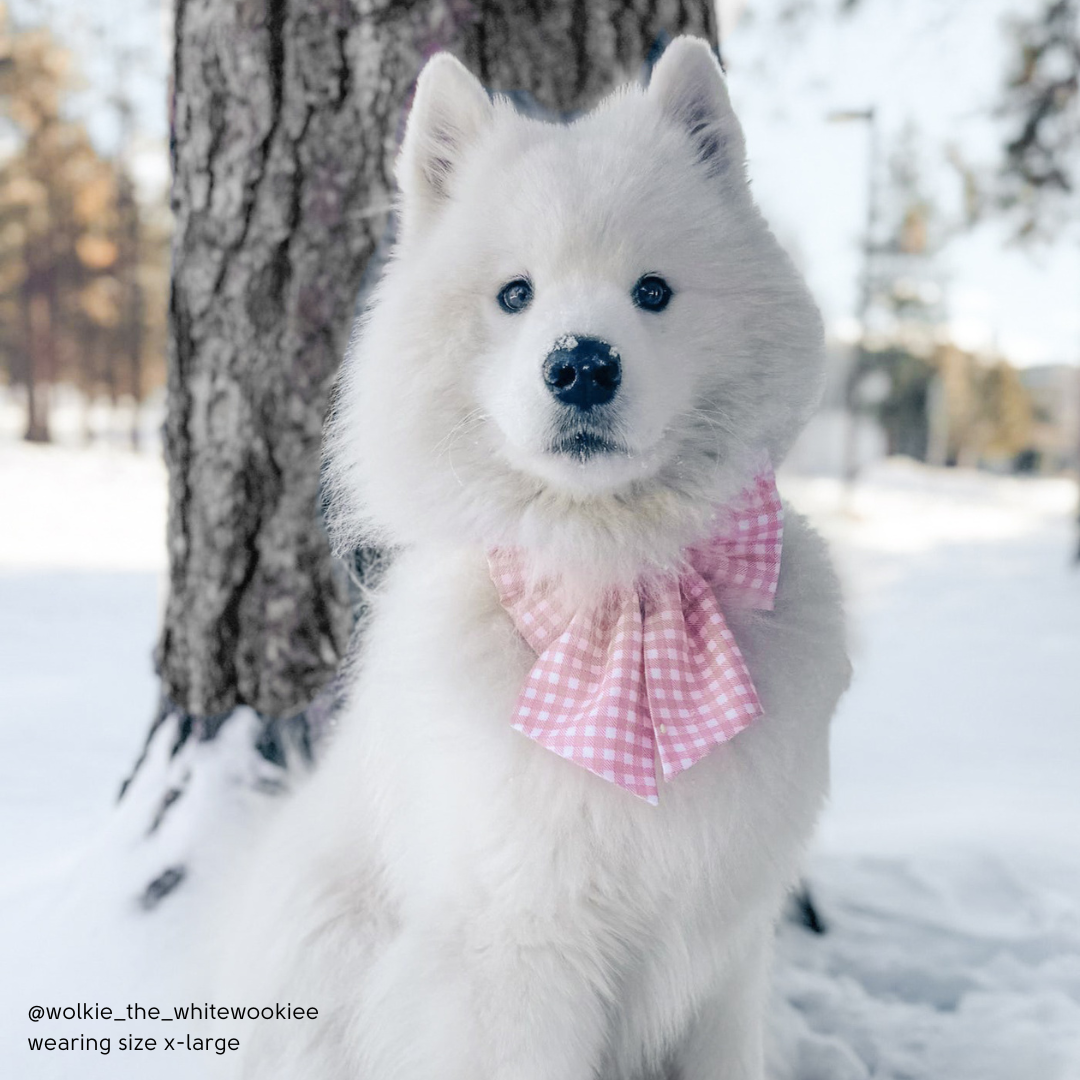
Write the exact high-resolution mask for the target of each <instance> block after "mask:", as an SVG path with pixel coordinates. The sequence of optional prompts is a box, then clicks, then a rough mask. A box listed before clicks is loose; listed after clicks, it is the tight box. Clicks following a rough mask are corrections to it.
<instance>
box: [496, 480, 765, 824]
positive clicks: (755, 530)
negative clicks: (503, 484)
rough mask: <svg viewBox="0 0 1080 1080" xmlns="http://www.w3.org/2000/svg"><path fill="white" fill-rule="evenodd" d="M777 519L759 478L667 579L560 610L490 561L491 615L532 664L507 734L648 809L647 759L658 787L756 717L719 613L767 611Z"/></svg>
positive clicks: (511, 551) (507, 552)
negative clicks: (512, 629)
mask: <svg viewBox="0 0 1080 1080" xmlns="http://www.w3.org/2000/svg"><path fill="white" fill-rule="evenodd" d="M782 537H783V507H782V506H781V503H780V496H779V493H778V492H777V490H776V479H775V477H774V476H773V472H772V469H771V468H766V469H765V470H764V471H762V472H761V473H760V474H759V475H758V476H757V477H756V479H755V480H754V481H753V482H752V483H751V484H749V485H748V486H747V487H746V488H745V489H744V490H743V491H742V492H741V493H740V494H739V495H738V497H737V498H736V499H735V500H733V501H732V502H731V503H730V504H728V505H726V506H724V507H722V508H721V509H720V510H718V511H717V514H716V516H715V517H714V519H713V531H712V533H711V535H710V536H709V537H708V538H707V539H705V540H703V541H701V542H699V543H696V544H693V545H691V546H690V547H688V548H687V549H686V551H685V552H684V555H685V564H686V568H685V569H684V570H682V571H681V572H680V573H678V574H676V573H670V574H666V575H663V574H657V575H652V576H649V577H648V578H641V579H639V580H638V581H637V582H635V584H634V586H633V587H631V588H624V589H619V590H611V591H610V592H609V593H608V594H607V595H605V597H604V598H603V599H602V600H601V601H600V602H598V603H597V604H595V605H592V606H590V607H583V608H579V609H578V610H566V609H565V607H564V606H563V605H561V604H560V603H559V601H558V599H557V596H556V593H555V591H554V590H553V589H552V588H551V583H550V582H540V583H539V584H536V585H532V584H530V582H529V578H528V575H527V574H526V572H525V564H524V556H523V554H522V552H521V551H519V550H518V549H515V548H496V549H493V550H492V551H491V552H489V555H488V561H489V566H490V569H491V577H492V580H493V581H494V582H495V586H496V588H497V590H498V592H499V599H500V600H501V602H502V605H503V607H505V608H506V610H507V611H508V612H509V614H510V616H511V617H512V618H513V620H514V624H515V625H516V626H517V628H518V631H519V633H520V634H521V635H522V637H524V638H525V640H526V641H527V642H528V643H529V645H530V646H531V647H532V649H533V650H534V651H535V652H536V653H537V656H538V659H537V661H536V663H535V664H534V665H533V668H532V671H530V673H529V676H528V678H527V679H526V681H525V685H524V687H523V688H522V690H521V694H520V696H519V698H518V703H517V710H516V713H515V718H514V723H513V726H514V728H515V729H516V730H518V731H520V732H522V733H523V734H524V735H527V736H528V737H529V738H530V739H534V740H536V742H538V743H540V744H541V745H542V746H546V747H547V748H548V749H549V750H553V751H554V752H555V753H557V754H559V755H560V756H562V757H565V758H569V759H570V760H571V761H573V762H575V763H576V764H578V765H581V766H582V767H584V768H586V769H588V770H589V771H590V772H593V773H595V774H596V775H597V776H600V777H602V778H603V779H605V780H609V781H610V782H612V783H614V784H618V785H619V786H620V787H624V788H626V790H627V791H630V792H632V793H633V794H634V795H637V796H639V797H640V798H642V799H645V800H646V801H648V802H650V803H652V804H653V805H656V804H657V803H658V802H659V799H658V797H657V785H656V765H655V757H656V754H657V753H659V756H660V763H661V765H662V767H663V773H664V779H665V780H671V779H673V778H674V777H675V776H677V775H678V774H679V773H680V772H682V771H683V770H685V769H688V768H690V766H691V765H693V764H694V763H695V762H696V761H700V760H701V758H703V757H704V756H705V755H706V754H708V753H709V752H710V751H711V750H712V749H713V747H715V746H717V745H719V744H720V743H723V742H727V740H728V739H731V738H733V737H734V736H735V735H737V734H738V733H739V732H740V731H742V730H743V729H744V728H746V727H748V726H749V725H750V724H751V723H753V721H754V720H756V719H757V718H758V717H760V716H761V714H762V709H761V703H760V702H759V701H758V696H757V691H756V690H755V689H754V683H753V680H752V679H751V678H750V672H749V671H748V670H747V668H746V662H745V661H744V660H743V656H742V653H741V652H740V651H739V646H738V645H737V644H736V642H735V637H734V635H733V634H732V633H731V630H730V629H729V628H728V625H727V622H726V620H725V619H724V615H723V612H722V611H721V610H720V605H719V604H718V602H717V599H716V593H715V591H714V590H716V589H717V588H722V589H723V590H724V593H725V602H727V603H729V604H737V605H738V606H741V607H747V608H758V609H763V610H771V609H772V607H773V600H774V598H775V596H776V584H777V579H778V577H779V573H780V548H781V542H782Z"/></svg>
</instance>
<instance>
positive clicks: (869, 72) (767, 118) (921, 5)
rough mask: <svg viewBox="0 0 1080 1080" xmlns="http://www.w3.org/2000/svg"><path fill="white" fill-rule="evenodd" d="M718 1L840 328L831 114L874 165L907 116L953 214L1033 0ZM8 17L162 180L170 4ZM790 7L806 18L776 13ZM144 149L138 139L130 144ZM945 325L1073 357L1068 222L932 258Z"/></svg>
mask: <svg viewBox="0 0 1080 1080" xmlns="http://www.w3.org/2000/svg"><path fill="white" fill-rule="evenodd" d="M839 4H840V0H718V6H719V9H720V21H721V27H722V28H723V31H724V43H723V51H724V58H725V62H726V64H727V67H728V73H729V79H730V85H731V91H732V97H733V99H734V101H735V105H736V108H737V110H738V112H739V114H740V117H741V119H742V121H743V125H744V127H745V129H746V134H747V144H748V148H749V154H750V172H751V177H752V181H753V184H754V190H755V193H756V195H757V198H758V200H759V202H760V203H761V205H762V208H763V209H764V210H765V212H766V215H767V216H768V217H769V219H770V220H771V221H772V223H773V226H774V228H775V230H776V232H777V234H778V236H779V237H780V239H781V240H782V241H783V242H784V243H785V245H786V246H787V247H788V249H789V250H790V251H791V253H792V255H793V256H794V257H795V259H796V261H797V262H798V263H799V265H800V267H801V268H802V269H803V271H804V273H805V274H806V275H807V278H808V280H809V282H810V285H811V288H812V289H813V291H814V294H815V296H816V297H817V299H818V302H819V304H820V305H821V308H822V311H823V313H824V315H825V319H826V323H827V325H828V327H829V329H830V331H831V332H832V334H833V335H834V336H837V337H840V338H845V337H851V336H852V335H853V333H854V331H855V330H856V328H857V324H855V323H854V319H853V317H854V313H855V306H856V290H857V285H856V282H857V276H858V271H859V260H860V255H859V245H860V241H861V233H862V228H863V223H864V221H865V217H866V192H867V179H868V171H867V131H866V126H865V125H863V124H857V123H849V124H830V123H828V122H826V120H825V116H826V114H827V113H828V112H830V111H832V110H835V109H865V108H867V107H869V106H873V107H874V108H875V109H876V110H877V115H878V118H879V131H880V139H881V145H882V149H883V157H884V156H885V155H887V154H888V153H889V151H890V148H891V147H892V146H893V145H894V144H895V140H896V139H897V138H898V136H899V134H900V132H901V131H902V130H903V129H904V128H905V126H911V127H912V128H913V130H914V131H915V133H916V140H917V142H916V145H917V147H918V150H919V155H920V158H921V159H922V161H923V164H924V172H925V175H926V180H927V183H928V186H929V188H930V190H931V194H932V195H933V197H934V199H935V201H936V202H937V203H938V204H939V205H940V206H941V208H942V211H943V213H945V214H946V216H950V215H951V216H954V217H958V216H959V202H958V198H959V185H958V182H957V179H956V174H955V172H954V171H953V170H952V169H951V168H950V167H948V166H947V165H946V164H945V153H946V149H947V148H948V147H949V146H950V145H951V146H954V147H955V148H956V149H957V150H958V151H959V152H960V153H961V155H962V156H963V158H964V159H965V161H967V162H968V163H970V164H972V165H974V166H976V167H979V168H981V169H984V170H986V171H987V172H989V171H990V170H992V168H993V166H994V164H995V162H996V160H997V155H998V154H999V152H1000V146H1001V144H1002V141H1003V138H1004V128H1003V127H1002V125H1001V122H1000V121H998V120H997V119H996V118H995V117H994V115H993V111H994V106H995V104H996V102H997V100H998V98H999V95H1000V91H1001V86H1002V84H1003V81H1004V77H1005V71H1006V69H1007V64H1008V59H1009V53H1008V37H1007V35H1006V33H1005V25H1004V20H1005V19H1006V18H1008V17H1009V16H1010V15H1012V16H1016V15H1021V16H1022V15H1025V14H1031V13H1033V12H1035V11H1037V10H1039V8H1040V7H1041V5H1042V0H861V3H860V5H859V6H858V8H857V9H856V13H855V14H854V15H850V16H840V15H838V14H837V9H838V7H839ZM9 6H10V9H11V11H12V13H13V15H14V16H15V17H16V18H18V19H21V20H22V21H24V22H25V21H31V20H35V21H36V19H38V18H40V17H41V14H45V15H47V16H48V17H49V21H50V23H51V24H52V25H53V27H54V28H55V30H56V32H57V33H58V34H59V35H60V36H61V37H62V38H63V39H64V40H65V41H67V42H68V43H69V45H70V46H71V47H72V49H73V51H74V52H75V55H76V58H77V61H78V63H79V65H80V67H81V68H82V70H83V72H84V74H85V79H86V85H87V89H86V91H85V92H84V93H83V95H82V96H81V97H80V98H79V99H77V101H76V103H75V107H76V109H77V110H79V111H80V112H81V113H82V114H83V115H84V116H85V117H86V119H87V122H88V124H89V126H90V130H91V134H92V135H93V136H94V138H95V140H96V141H97V142H98V144H99V145H101V146H102V147H103V148H105V149H109V148H112V147H114V146H115V145H116V142H117V137H118V124H117V117H116V112H115V110H113V109H111V108H109V107H108V106H107V105H105V104H104V102H105V100H106V99H107V97H108V95H109V94H110V93H112V92H114V90H115V88H116V87H117V86H121V85H122V86H124V87H126V89H127V92H128V94H129V96H130V97H131V99H132V100H133V102H134V104H135V107H136V114H137V119H138V126H139V129H140V134H141V136H142V142H141V144H140V147H141V149H140V152H139V153H137V155H136V167H137V170H138V171H139V172H140V173H141V174H142V179H143V181H144V184H145V185H146V186H147V187H155V188H160V187H161V186H162V185H164V184H166V183H167V179H168V178H167V161H166V158H165V154H164V140H165V134H166V118H165V84H166V77H167V71H168V62H169V59H168V13H169V10H170V4H168V3H167V2H166V3H163V2H162V0H98V2H97V3H95V4H93V5H87V4H85V3H82V2H81V0H9ZM785 8H788V9H790V8H794V9H796V10H800V11H802V12H803V13H804V14H803V15H802V17H799V18H796V19H794V20H791V21H789V22H786V23H784V22H781V21H779V20H778V12H780V11H781V10H783V9H785ZM137 149H139V148H137ZM940 264H941V265H940V274H941V277H942V279H943V281H944V287H945V295H946V306H947V312H948V318H949V332H950V334H951V336H952V338H953V340H955V341H956V342H957V343H958V344H960V345H961V346H964V347H968V348H974V349H986V350H989V349H1000V350H1001V351H1002V352H1004V353H1005V355H1006V356H1008V358H1009V359H1010V360H1012V361H1013V362H1014V363H1016V364H1019V365H1022V366H1027V365H1031V364H1039V363H1054V362H1066V363H1072V364H1077V363H1080V232H1075V233H1074V235H1073V236H1072V237H1070V238H1063V239H1061V240H1059V241H1058V242H1057V243H1054V244H1048V245H1042V246H1039V247H1035V248H1030V249H1022V248H1018V247H1016V246H1010V245H1009V235H1008V230H1007V228H1006V227H1005V226H1004V224H1003V223H1001V222H989V223H986V224H984V225H982V226H980V227H978V228H977V229H975V230H974V231H970V232H965V233H963V234H961V235H958V236H956V237H955V238H954V239H953V240H952V241H951V242H950V243H949V244H948V246H947V248H946V250H945V251H944V253H943V255H942V257H941V260H940Z"/></svg>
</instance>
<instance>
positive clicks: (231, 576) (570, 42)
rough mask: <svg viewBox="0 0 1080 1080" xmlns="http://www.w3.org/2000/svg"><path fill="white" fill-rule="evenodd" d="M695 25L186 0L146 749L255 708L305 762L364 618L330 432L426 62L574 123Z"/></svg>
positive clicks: (677, 7) (278, 748)
mask: <svg viewBox="0 0 1080 1080" xmlns="http://www.w3.org/2000/svg"><path fill="white" fill-rule="evenodd" d="M683 31H685V32H689V33H695V34H699V35H701V36H704V37H707V38H709V39H710V40H712V41H714V42H715V41H716V21H715V13H714V8H713V5H712V3H711V2H708V0H680V2H677V3H675V2H672V3H664V4H657V3H655V2H654V0H596V2H594V3H590V4H580V3H578V2H576V0H553V2H550V3H546V4H536V3H533V2H531V0H485V2H484V3H482V4H481V3H474V2H470V0H451V2H449V3H447V4H393V3H383V4H375V5H370V4H366V3H360V0H333V2H331V3H327V2H326V0H253V2H251V3H245V4H237V3H235V0H177V3H176V9H175V23H174V34H175V42H174V69H173V76H172V77H173V95H172V107H171V123H172V138H173V165H174V186H173V209H174V213H175V220H176V231H175V236H174V242H173V277H172V288H171V298H170V305H169V311H170V330H169V374H168V415H167V421H166V458H167V463H168V467H169V488H170V494H169V503H170V506H169V527H168V541H169V560H170V587H169V599H168V604H167V610H166V614H165V623H164V628H163V631H162V635H161V639H160V643H159V647H158V652H157V661H158V667H159V671H160V675H161V684H162V705H161V708H160V710H159V714H158V717H157V720H156V722H155V724H154V727H153V728H152V730H151V738H153V737H154V735H155V732H157V731H158V730H160V729H162V728H164V730H165V731H166V734H165V735H164V736H162V737H165V738H170V739H172V740H173V743H174V745H175V746H177V747H179V746H180V745H181V744H183V743H184V742H185V741H186V740H187V739H188V738H189V737H192V736H195V737H197V738H202V739H207V738H212V737H213V736H214V735H215V734H216V733H217V731H218V730H219V729H220V727H221V725H222V724H223V723H224V721H225V720H226V719H227V718H228V717H229V716H230V715H231V714H232V713H233V712H234V710H236V709H237V708H238V707H239V706H244V705H247V706H250V707H251V708H252V709H253V710H254V711H255V713H256V714H257V715H258V717H259V718H260V724H261V729H262V736H261V738H260V739H259V743H258V745H259V749H260V751H261V752H262V753H263V755H264V756H266V757H268V758H270V759H271V760H275V761H281V760H283V753H282V733H283V732H284V731H288V732H293V733H295V734H296V735H297V736H298V738H299V740H300V742H301V745H305V744H306V740H307V739H308V737H309V734H310V733H311V730H312V728H313V727H315V728H317V727H318V724H319V722H320V717H322V716H324V715H325V711H326V709H327V708H328V707H329V706H330V705H332V703H333V700H334V695H333V690H332V687H330V689H328V687H329V686H330V683H331V679H332V677H333V676H334V673H335V671H336V669H337V667H338V664H339V662H340V661H341V659H342V657H343V656H344V654H345V651H346V648H347V646H348V642H349V638H350V633H351V627H352V612H351V605H350V597H349V591H348V587H347V581H346V573H345V572H344V568H343V567H341V566H340V565H335V563H334V562H333V560H332V558H331V554H330V550H329V546H328V542H327V539H326V537H325V535H324V532H323V529H322V526H321V523H320V519H319V513H318V499H319V451H320V441H321V433H322V425H323V420H324V416H325V413H326V410H327V404H328V399H329V394H330V389H331V386H332V384H333V380H334V377H335V374H336V371H337V368H338V365H339V362H340V360H341V357H342V354H343V352H344V348H345V344H346V341H347V338H348V335H349V332H350V328H351V323H352V320H353V316H354V308H355V304H356V298H357V293H358V288H359V285H360V280H361V276H362V274H363V273H364V271H365V268H366V267H367V266H368V263H369V260H371V258H372V255H373V254H374V253H375V251H376V247H377V245H378V243H379V241H380V239H381V238H382V237H383V235H384V233H385V232H386V229H387V223H388V219H389V210H390V203H391V198H392V190H393V184H392V177H391V170H392V163H393V158H394V156H395V153H396V148H397V144H398V139H399V137H400V129H401V122H402V117H403V115H404V112H403V109H404V107H405V106H407V103H408V100H409V96H410V93H411V89H412V86H413V84H414V81H415V79H416V76H417V74H418V72H419V70H420V67H421V66H422V64H423V61H424V59H425V58H426V57H427V56H429V55H430V54H432V53H433V52H435V51H436V50H438V49H443V48H446V49H450V50H451V51H453V52H455V53H456V54H457V55H458V56H460V57H461V58H462V59H463V60H464V62H465V63H466V64H468V65H469V67H470V68H471V69H472V70H473V71H475V72H476V73H477V74H478V76H479V77H480V78H481V79H482V80H483V81H484V83H485V84H486V85H488V86H489V87H491V88H492V89H495V90H506V91H511V90H524V91H527V93H528V94H529V95H531V97H532V98H533V99H534V100H535V101H536V102H537V103H538V104H539V106H540V107H542V108H545V109H549V110H554V111H555V112H557V113H567V112H570V111H573V110H576V109H580V108H583V107H585V106H587V105H589V104H590V103H591V102H593V101H594V100H595V99H596V98H597V97H599V96H600V95H601V94H602V93H603V92H605V91H606V90H608V89H610V88H611V87H612V86H613V85H615V84H616V83H617V82H619V81H621V80H624V79H627V78H631V77H633V76H635V75H636V74H638V73H639V72H640V71H641V69H642V64H643V62H644V61H645V59H646V57H647V56H648V54H649V52H650V49H651V48H652V47H653V46H654V43H656V42H657V41H658V40H660V39H662V38H663V36H664V35H665V34H672V35H673V34H676V33H680V32H683ZM362 561H363V555H361V562H362ZM170 869H172V870H175V869H176V868H175V867H173V868H170ZM167 880H169V881H173V882H175V881H177V880H180V878H179V877H177V876H176V875H175V874H173V875H171V876H169V877H168V879H167ZM159 891H160V890H159ZM154 895H157V894H156V893H154Z"/></svg>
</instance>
